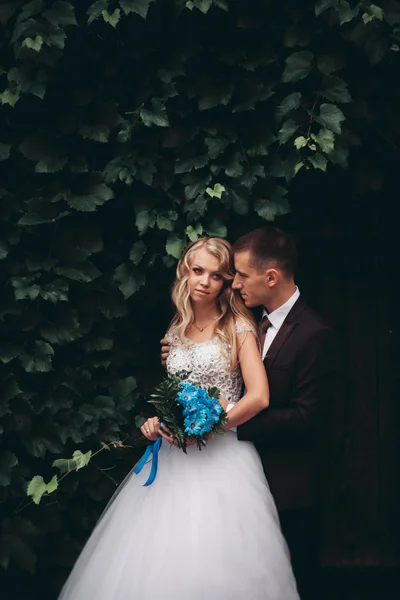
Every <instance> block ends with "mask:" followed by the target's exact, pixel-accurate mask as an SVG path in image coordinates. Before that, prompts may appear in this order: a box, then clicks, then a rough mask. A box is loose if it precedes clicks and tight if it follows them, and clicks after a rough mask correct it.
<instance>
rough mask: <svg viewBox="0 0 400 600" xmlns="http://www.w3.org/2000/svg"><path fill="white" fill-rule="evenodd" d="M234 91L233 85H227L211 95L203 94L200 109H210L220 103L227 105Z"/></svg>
mask: <svg viewBox="0 0 400 600" xmlns="http://www.w3.org/2000/svg"><path fill="white" fill-rule="evenodd" d="M233 92H234V87H233V85H227V86H226V87H225V88H223V89H220V90H215V91H214V93H213V94H211V95H208V96H203V97H202V98H200V99H199V110H209V109H210V108H215V107H216V106H220V105H223V106H226V105H227V104H228V102H229V100H230V99H231V98H232V95H233Z"/></svg>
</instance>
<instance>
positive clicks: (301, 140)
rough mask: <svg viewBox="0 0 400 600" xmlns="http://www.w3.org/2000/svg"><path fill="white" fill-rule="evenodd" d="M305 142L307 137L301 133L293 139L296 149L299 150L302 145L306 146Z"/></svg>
mask: <svg viewBox="0 0 400 600" xmlns="http://www.w3.org/2000/svg"><path fill="white" fill-rule="evenodd" d="M307 143H308V139H307V138H305V137H304V136H303V135H301V136H299V137H298V138H296V139H295V140H294V145H295V146H296V148H297V150H300V148H304V146H307Z"/></svg>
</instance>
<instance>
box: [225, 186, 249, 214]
mask: <svg viewBox="0 0 400 600" xmlns="http://www.w3.org/2000/svg"><path fill="white" fill-rule="evenodd" d="M242 189H243V188H242ZM246 191H247V190H246ZM229 195H230V197H231V199H232V208H233V210H234V211H235V213H236V214H237V215H241V216H244V215H247V214H248V212H249V201H248V199H247V197H246V195H245V193H244V192H243V193H242V194H241V193H240V187H239V186H238V187H237V189H236V190H231V191H230V194H229Z"/></svg>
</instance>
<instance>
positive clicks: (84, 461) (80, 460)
mask: <svg viewBox="0 0 400 600" xmlns="http://www.w3.org/2000/svg"><path fill="white" fill-rule="evenodd" d="M91 458H92V451H91V450H89V451H88V452H86V454H83V453H82V452H81V451H80V450H75V452H74V453H73V455H72V459H73V461H74V463H75V469H76V471H79V469H83V467H87V465H88V464H89V462H90V459H91Z"/></svg>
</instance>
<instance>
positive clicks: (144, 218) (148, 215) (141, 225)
mask: <svg viewBox="0 0 400 600" xmlns="http://www.w3.org/2000/svg"><path fill="white" fill-rule="evenodd" d="M155 223H156V216H155V214H154V213H152V212H150V211H149V210H141V211H140V212H138V214H137V215H136V227H137V228H138V230H139V233H140V235H143V234H144V233H146V231H147V229H148V228H149V227H154V225H155Z"/></svg>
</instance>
